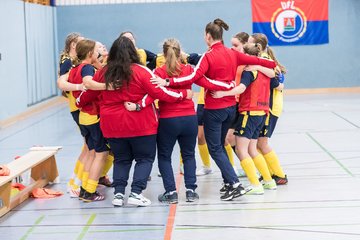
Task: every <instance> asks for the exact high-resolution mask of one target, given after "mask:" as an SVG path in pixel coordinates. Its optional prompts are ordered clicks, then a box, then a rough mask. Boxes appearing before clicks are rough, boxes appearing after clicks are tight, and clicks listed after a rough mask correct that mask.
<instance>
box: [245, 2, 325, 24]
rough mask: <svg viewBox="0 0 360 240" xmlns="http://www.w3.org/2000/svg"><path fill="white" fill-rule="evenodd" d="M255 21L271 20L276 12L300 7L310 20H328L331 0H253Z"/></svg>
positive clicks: (253, 17)
mask: <svg viewBox="0 0 360 240" xmlns="http://www.w3.org/2000/svg"><path fill="white" fill-rule="evenodd" d="M251 5H252V8H251V9H252V20H253V22H270V21H271V18H272V16H273V15H274V13H275V12H278V11H284V10H285V9H288V10H291V9H294V8H297V9H300V10H301V11H302V12H303V13H304V14H305V16H306V19H307V20H308V21H324V20H325V21H326V20H328V18H329V0H293V1H284V0H283V1H281V0H252V1H251Z"/></svg>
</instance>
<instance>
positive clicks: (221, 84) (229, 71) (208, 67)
mask: <svg viewBox="0 0 360 240" xmlns="http://www.w3.org/2000/svg"><path fill="white" fill-rule="evenodd" d="M239 65H261V66H264V67H268V68H274V67H275V66H276V65H275V63H274V61H271V60H266V59H261V58H258V57H255V56H248V55H246V54H243V53H240V52H238V51H236V50H233V49H230V48H227V47H225V46H224V45H223V44H222V43H221V42H217V43H215V44H213V45H212V46H211V47H210V49H209V50H208V51H207V52H206V53H205V54H203V55H202V57H201V59H200V60H199V63H198V64H197V65H196V67H195V69H194V72H193V73H192V74H191V75H189V76H186V77H179V78H170V86H173V85H182V84H183V83H186V82H187V81H190V82H195V83H196V84H198V85H200V86H202V87H204V89H205V92H206V94H205V108H206V109H221V108H226V107H230V106H234V105H235V98H234V97H233V96H227V97H223V98H213V97H212V96H211V94H210V91H207V90H215V91H218V90H223V91H226V90H230V89H231V88H233V87H234V86H235V83H234V80H235V76H236V69H237V67H238V66H239ZM209 84H210V86H209Z"/></svg>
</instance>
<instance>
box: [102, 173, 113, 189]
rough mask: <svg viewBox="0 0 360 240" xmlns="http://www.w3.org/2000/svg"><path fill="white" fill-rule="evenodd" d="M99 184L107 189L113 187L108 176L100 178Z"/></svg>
mask: <svg viewBox="0 0 360 240" xmlns="http://www.w3.org/2000/svg"><path fill="white" fill-rule="evenodd" d="M99 184H100V185H103V186H105V187H111V184H112V183H111V181H110V179H109V177H108V176H103V177H101V178H99Z"/></svg>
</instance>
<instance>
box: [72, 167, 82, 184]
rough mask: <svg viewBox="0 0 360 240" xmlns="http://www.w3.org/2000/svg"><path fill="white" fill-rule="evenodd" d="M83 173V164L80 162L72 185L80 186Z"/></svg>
mask: <svg viewBox="0 0 360 240" xmlns="http://www.w3.org/2000/svg"><path fill="white" fill-rule="evenodd" d="M76 164H77V163H76ZM83 172H84V164H83V163H82V162H79V168H78V171H77V174H76V179H75V183H74V184H76V185H81V182H82V175H83Z"/></svg>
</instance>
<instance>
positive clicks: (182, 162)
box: [180, 153, 184, 165]
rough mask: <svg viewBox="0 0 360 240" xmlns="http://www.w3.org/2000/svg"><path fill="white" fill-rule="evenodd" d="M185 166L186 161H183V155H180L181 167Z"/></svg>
mask: <svg viewBox="0 0 360 240" xmlns="http://www.w3.org/2000/svg"><path fill="white" fill-rule="evenodd" d="M183 164H184V161H183V159H182V156H181V153H180V165H183Z"/></svg>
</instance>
